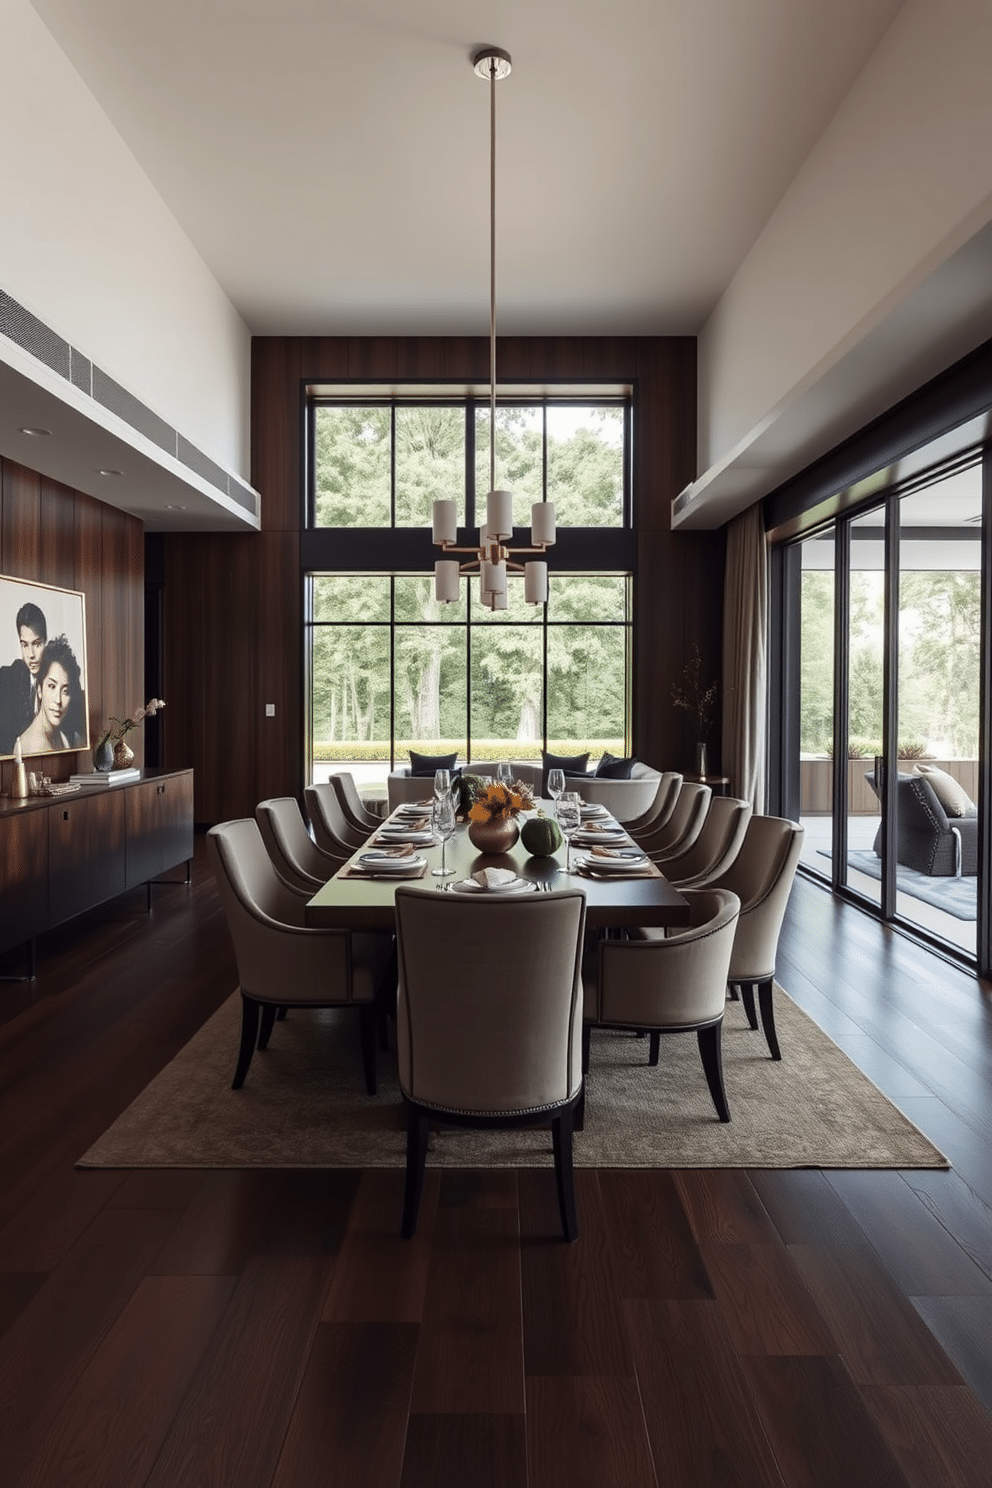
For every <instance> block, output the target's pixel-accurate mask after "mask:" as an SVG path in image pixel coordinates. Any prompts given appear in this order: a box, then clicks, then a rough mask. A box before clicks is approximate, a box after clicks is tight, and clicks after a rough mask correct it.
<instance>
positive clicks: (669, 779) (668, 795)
mask: <svg viewBox="0 0 992 1488" xmlns="http://www.w3.org/2000/svg"><path fill="white" fill-rule="evenodd" d="M681 788H682V776H681V775H680V774H679V773H678V771H677V770H666V771H665V773H664V774H663V775H662V777H661V779H660V780H659V781H658V788H657V790H656V791H655V795H654V800H653V801H652V802H651V805H650V806H649V807H648V809H647V811H644V812H642V813H641V815H640V816H637V817H635V818H634V819H633V821H628V822H624V827H625V828H626V830H627V832H628V833H629V834H630V836H631V837H638V838H639V837H641V836H643V835H644V833H645V832H657V831H659V830H660V828H661V827H663V826H664V825H665V823H666V822H667V820H668V818H669V817H670V816H671V814H672V812H673V811H674V809H675V802H676V801H677V800H678V798H679V791H680V790H681Z"/></svg>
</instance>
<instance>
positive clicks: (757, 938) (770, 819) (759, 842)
mask: <svg viewBox="0 0 992 1488" xmlns="http://www.w3.org/2000/svg"><path fill="white" fill-rule="evenodd" d="M804 835H805V833H804V831H803V828H802V827H801V826H799V825H798V824H797V823H796V822H792V821H786V820H785V819H784V818H783V817H780V816H752V818H751V820H750V821H749V822H748V826H747V831H746V832H745V834H744V842H743V844H742V846H741V850H740V852H739V853H738V854H737V857H736V858H735V860H734V862H733V863H732V864H731V865H730V867H729V868H728V869H727V870H726V871H725V872H724V873H722V874H721V875H720V877H719V878H717V879H714V880H713V882H712V883H711V884H709V885H708V887H710V888H714V889H717V888H719V889H730V890H731V892H732V893H734V894H736V895H737V896H738V897H739V899H740V901H741V917H740V920H739V922H738V925H737V934H736V935H735V937H734V949H733V954H732V955H731V958H730V970H729V972H728V975H727V981H728V982H729V984H730V986H731V987H732V988H733V987H736V988H739V989H740V994H741V998H742V1000H743V1003H744V1009H745V1011H746V1013H747V1018H748V1022H749V1023H750V1025H751V1027H752V1028H757V1026H758V1019H757V1014H756V1013H755V1008H754V993H755V989H757V992H758V1006H759V1007H760V1009H761V1026H762V1028H763V1029H764V1031H765V1038H766V1039H767V1040H768V1048H769V1050H770V1052H771V1056H772V1058H773V1059H781V1057H782V1056H781V1053H780V1051H779V1046H778V1037H777V1035H776V1032H775V1014H774V1009H773V1007H772V985H773V979H774V976H775V958H776V955H777V954H778V937H779V931H780V930H781V928H782V921H783V919H784V918H785V910H786V906H787V904H788V902H789V894H790V893H791V891H792V881H793V879H794V878H795V876H796V864H797V863H798V862H799V854H800V852H801V851H802V845H803V837H804Z"/></svg>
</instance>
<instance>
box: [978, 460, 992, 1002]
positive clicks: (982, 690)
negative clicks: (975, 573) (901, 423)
mask: <svg viewBox="0 0 992 1488" xmlns="http://www.w3.org/2000/svg"><path fill="white" fill-rule="evenodd" d="M979 614H980V616H981V644H980V647H979V682H978V689H979V691H978V697H979V712H978V924H977V926H976V932H977V940H976V947H975V949H976V954H977V959H978V975H979V976H981V977H989V976H992V904H990V902H989V901H990V891H992V759H990V758H989V748H990V746H992V645H990V644H989V636H990V634H992V444H987V445H986V446H985V449H984V452H983V456H982V578H981V607H980V610H979Z"/></svg>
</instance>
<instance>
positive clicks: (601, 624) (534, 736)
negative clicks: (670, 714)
mask: <svg viewBox="0 0 992 1488" xmlns="http://www.w3.org/2000/svg"><path fill="white" fill-rule="evenodd" d="M489 422H490V414H489V406H488V401H486V402H485V403H484V404H483V402H482V401H481V400H478V399H475V398H472V397H469V398H462V399H460V400H458V401H455V400H453V399H452V400H441V401H430V400H427V399H412V398H411V399H409V400H405V399H402V398H397V399H389V400H385V399H383V400H379V399H374V398H367V397H356V396H350V397H348V398H347V399H344V400H341V399H338V400H330V399H325V398H320V397H315V398H314V399H313V401H312V403H311V407H310V423H309V449H310V463H309V469H310V479H309V481H308V489H307V503H308V518H309V520H308V530H307V532H306V533H305V534H304V570H305V572H306V577H307V585H306V590H307V604H308V609H307V616H306V629H307V640H308V645H307V647H306V656H307V661H308V695H309V718H308V725H309V727H308V744H309V756H310V758H309V775H310V778H312V779H315V780H319V779H321V778H323V777H324V776H326V774H327V773H328V772H329V771H330V770H332V769H334V768H339V767H340V766H341V765H342V764H344V765H346V766H347V767H348V768H351V769H352V770H353V772H354V773H355V774H356V775H357V776H358V778H359V780H360V781H362V782H364V783H379V782H381V781H383V780H384V779H385V775H386V773H387V772H388V770H389V769H390V768H391V767H392V766H393V764H394V763H403V762H405V760H406V757H407V751H408V750H409V749H411V748H413V749H417V750H421V751H423V752H426V753H450V752H452V751H456V750H457V751H458V753H459V754H461V755H462V756H466V755H472V756H474V757H476V758H480V757H494V756H496V757H499V756H506V757H510V756H513V757H518V758H527V757H536V756H537V755H539V753H540V750H541V749H542V748H550V749H552V750H553V751H555V752H556V753H557V752H560V753H582V752H585V751H586V750H589V751H590V753H592V754H593V756H594V757H595V755H597V754H598V753H601V752H602V751H603V750H604V749H608V750H610V751H611V752H614V753H621V754H622V753H625V752H629V749H628V745H629V740H630V735H631V720H630V695H631V664H632V658H631V651H632V584H633V551H634V549H633V536H632V526H631V492H630V478H629V470H630V428H631V408H630V399H629V397H626V396H616V397H608V398H604V399H601V400H599V399H597V400H594V399H576V398H574V397H573V398H569V399H558V400H554V399H550V398H541V399H530V400H523V399H521V400H519V401H515V402H512V403H510V404H507V405H506V406H503V405H502V404H501V405H500V406H499V407H498V408H497V413H496V424H497V428H496V447H497V457H498V458H497V466H496V481H497V484H498V485H500V486H502V487H505V488H508V489H511V490H512V491H513V493H514V526H515V527H516V528H517V535H516V543H517V544H520V543H522V542H526V541H527V529H528V528H529V525H530V507H531V503H532V502H535V501H541V500H550V501H553V502H554V503H555V508H556V513H557V521H558V540H557V542H556V544H555V547H554V548H553V549H552V551H551V553H550V554H549V555H548V556H549V559H550V568H551V584H550V595H549V600H548V603H547V604H546V605H540V606H532V605H527V604H526V603H525V602H524V598H523V584H522V581H520V580H515V579H511V581H510V586H509V590H510V593H509V604H508V608H507V609H506V610H505V611H496V612H493V611H490V610H489V609H487V608H486V607H485V606H484V605H482V604H481V603H480V601H479V595H478V583H477V580H476V579H473V578H468V579H463V580H462V586H461V598H460V600H459V602H458V603H456V604H450V605H443V604H439V603H437V602H436V601H435V599H434V597H433V582H432V578H431V575H430V572H429V569H430V566H431V564H432V563H433V561H434V558H435V557H436V556H438V554H437V551H436V550H435V549H434V548H433V547H432V545H431V543H430V532H429V528H430V519H431V503H432V501H433V500H434V499H435V498H437V497H447V498H450V499H453V500H454V501H455V502H456V505H457V511H458V525H459V528H460V529H462V532H463V533H464V538H462V536H461V534H460V540H464V541H465V542H467V543H471V542H473V541H474V540H475V529H476V525H477V521H478V517H477V512H478V511H479V510H480V509H482V508H483V505H484V500H485V493H486V491H487V490H488V489H489V460H490V449H489V438H490V430H489Z"/></svg>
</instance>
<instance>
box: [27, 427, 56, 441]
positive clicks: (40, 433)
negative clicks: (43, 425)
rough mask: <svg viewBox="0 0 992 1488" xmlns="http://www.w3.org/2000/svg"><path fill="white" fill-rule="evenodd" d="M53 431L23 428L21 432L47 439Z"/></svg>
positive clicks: (32, 436)
mask: <svg viewBox="0 0 992 1488" xmlns="http://www.w3.org/2000/svg"><path fill="white" fill-rule="evenodd" d="M51 432H52V431H51V429H28V428H22V429H21V433H22V434H27V435H28V436H29V437H30V438H31V439H46V438H47V437H48V435H49V434H51Z"/></svg>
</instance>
